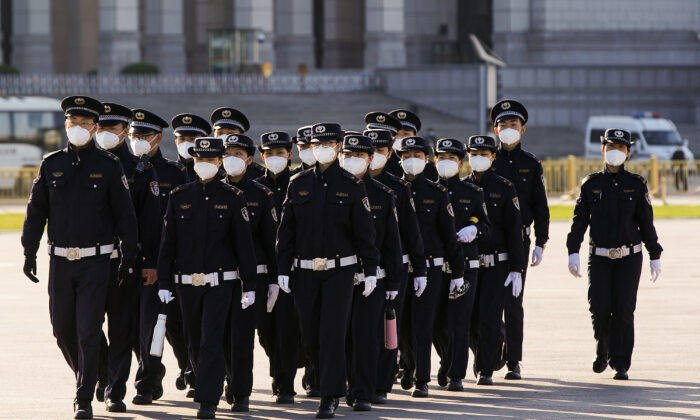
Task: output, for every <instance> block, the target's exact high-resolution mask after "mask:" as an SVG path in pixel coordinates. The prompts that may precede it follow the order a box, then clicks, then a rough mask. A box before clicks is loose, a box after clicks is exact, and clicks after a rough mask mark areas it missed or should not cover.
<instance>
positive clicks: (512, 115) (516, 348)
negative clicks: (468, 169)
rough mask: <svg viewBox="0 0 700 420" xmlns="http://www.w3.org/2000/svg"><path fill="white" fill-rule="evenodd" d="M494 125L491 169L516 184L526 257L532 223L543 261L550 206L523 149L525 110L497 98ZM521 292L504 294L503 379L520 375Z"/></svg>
mask: <svg viewBox="0 0 700 420" xmlns="http://www.w3.org/2000/svg"><path fill="white" fill-rule="evenodd" d="M491 121H492V122H493V129H494V131H495V132H496V134H497V135H498V138H499V139H500V140H501V147H500V151H499V153H498V154H497V155H496V160H495V161H494V162H493V166H492V169H493V170H494V171H495V172H496V173H497V174H498V175H500V176H502V177H503V178H505V179H507V180H509V181H511V182H512V183H513V185H515V190H516V192H517V193H518V200H519V201H520V214H521V216H522V218H523V238H524V241H523V243H524V246H525V248H524V252H525V257H526V258H527V256H528V255H529V254H530V226H531V225H532V223H533V221H534V224H535V229H534V230H535V248H534V249H533V250H532V259H531V260H532V266H533V267H535V266H537V265H539V264H540V262H542V253H543V251H544V247H545V244H546V243H547V239H549V207H548V206H547V194H546V192H545V184H544V172H543V170H542V163H540V161H539V159H537V156H535V155H533V154H532V153H530V152H528V151H526V150H523V148H522V146H521V143H520V141H521V136H522V135H523V134H525V124H526V123H527V110H526V109H525V107H524V106H523V105H522V104H521V103H519V102H517V101H514V100H512V99H506V100H502V101H500V102H498V103H497V104H496V105H495V106H494V107H493V109H491ZM526 274H527V264H525V265H524V266H523V273H522V277H523V285H524V284H525V275H526ZM523 316H524V313H523V294H522V293H521V294H520V296H518V297H517V298H516V297H513V296H512V295H511V296H508V297H507V298H506V305H505V311H504V317H505V331H506V334H505V339H506V340H505V341H506V355H505V358H506V360H507V366H508V373H506V375H505V379H515V380H518V379H521V375H520V374H521V372H520V370H521V367H520V361H521V360H522V358H523Z"/></svg>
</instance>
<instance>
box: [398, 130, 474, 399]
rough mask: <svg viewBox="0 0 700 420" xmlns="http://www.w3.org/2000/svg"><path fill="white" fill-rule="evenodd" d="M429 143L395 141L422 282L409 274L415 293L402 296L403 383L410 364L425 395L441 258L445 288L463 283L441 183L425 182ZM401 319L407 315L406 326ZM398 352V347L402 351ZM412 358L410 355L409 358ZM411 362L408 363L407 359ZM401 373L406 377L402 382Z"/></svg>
mask: <svg viewBox="0 0 700 420" xmlns="http://www.w3.org/2000/svg"><path fill="white" fill-rule="evenodd" d="M430 149H431V148H430V146H428V144H427V143H426V141H425V139H423V138H422V137H405V138H403V139H402V140H401V148H400V149H399V152H398V153H399V158H400V159H401V166H402V167H403V170H404V172H405V175H404V176H405V179H406V180H408V181H409V182H411V190H412V193H413V200H414V202H415V205H416V213H417V214H418V221H419V224H420V232H421V237H422V238H423V246H424V249H425V254H426V257H427V258H426V265H427V281H426V280H425V279H422V278H414V280H413V289H414V291H415V294H412V295H410V296H409V298H408V299H407V300H406V308H405V310H406V315H409V316H408V317H407V318H405V319H404V327H403V328H404V333H405V332H407V331H410V332H411V334H412V337H413V340H412V343H411V346H410V347H409V348H407V349H406V350H407V353H408V354H409V357H410V355H412V357H411V358H410V359H406V358H404V362H406V368H405V371H404V374H403V377H402V378H401V379H402V385H404V382H408V381H412V380H413V378H414V377H413V372H414V369H415V389H414V390H413V394H412V396H413V397H414V398H426V397H427V396H428V382H430V353H431V348H432V340H433V323H434V321H435V315H436V312H437V305H438V302H439V300H440V291H441V289H442V287H441V284H442V270H443V265H444V262H445V260H448V262H449V266H450V269H451V273H452V274H451V282H450V289H451V290H452V289H459V288H461V287H462V286H463V285H464V278H463V275H464V255H463V254H462V248H461V247H460V246H459V244H458V243H457V234H456V232H455V221H454V211H453V209H452V203H450V198H449V195H448V193H447V188H445V187H443V186H442V185H440V184H438V183H435V182H433V181H430V180H429V179H427V178H426V176H425V174H424V169H425V166H426V163H427V161H428V156H430ZM406 319H409V321H408V322H409V324H408V325H409V326H408V327H407V324H406ZM402 351H403V350H402ZM411 359H412V360H411ZM411 362H413V363H411ZM404 378H408V379H407V380H406V381H404Z"/></svg>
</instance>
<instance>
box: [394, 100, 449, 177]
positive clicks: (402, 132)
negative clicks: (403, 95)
mask: <svg viewBox="0 0 700 420" xmlns="http://www.w3.org/2000/svg"><path fill="white" fill-rule="evenodd" d="M389 115H390V116H392V117H394V118H396V119H397V120H398V121H399V126H400V128H399V130H398V131H397V132H396V133H395V134H394V144H393V146H392V147H393V149H394V153H395V154H396V157H395V158H393V159H392V158H390V159H389V162H387V170H388V171H389V172H390V173H392V174H394V175H396V176H403V174H404V172H403V168H402V167H401V165H400V164H399V160H400V159H399V157H398V155H397V153H398V151H399V147H400V146H401V139H403V138H405V137H410V136H417V135H418V132H419V131H420V128H421V121H420V118H418V115H416V114H415V113H413V112H411V111H409V110H407V109H395V110H393V111H391V112H389ZM424 172H425V173H424V175H425V177H426V178H428V179H429V180H431V181H434V182H438V179H439V177H438V173H437V170H436V169H435V165H434V164H433V162H430V161H429V162H428V163H427V164H426V165H425V170H424Z"/></svg>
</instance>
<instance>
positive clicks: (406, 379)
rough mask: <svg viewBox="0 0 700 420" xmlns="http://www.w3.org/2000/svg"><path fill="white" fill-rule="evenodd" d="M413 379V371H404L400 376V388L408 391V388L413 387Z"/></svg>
mask: <svg viewBox="0 0 700 420" xmlns="http://www.w3.org/2000/svg"><path fill="white" fill-rule="evenodd" d="M413 381H414V379H413V372H409V371H404V372H403V375H402V376H401V388H403V389H405V390H406V391H408V390H409V389H411V388H413V384H414V382H413Z"/></svg>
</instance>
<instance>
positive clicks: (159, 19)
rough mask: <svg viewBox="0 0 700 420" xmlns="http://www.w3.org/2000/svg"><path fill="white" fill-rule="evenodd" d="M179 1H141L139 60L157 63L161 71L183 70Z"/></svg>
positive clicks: (182, 37)
mask: <svg viewBox="0 0 700 420" xmlns="http://www.w3.org/2000/svg"><path fill="white" fill-rule="evenodd" d="M119 1H121V0H119ZM183 1H184V0H142V2H143V3H142V4H141V10H140V13H141V19H140V22H141V23H142V26H141V48H140V49H141V51H142V55H141V60H142V61H145V62H147V63H153V64H155V65H157V66H158V68H159V69H160V72H161V73H185V70H186V66H185V37H184V34H183V23H184V4H183Z"/></svg>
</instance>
